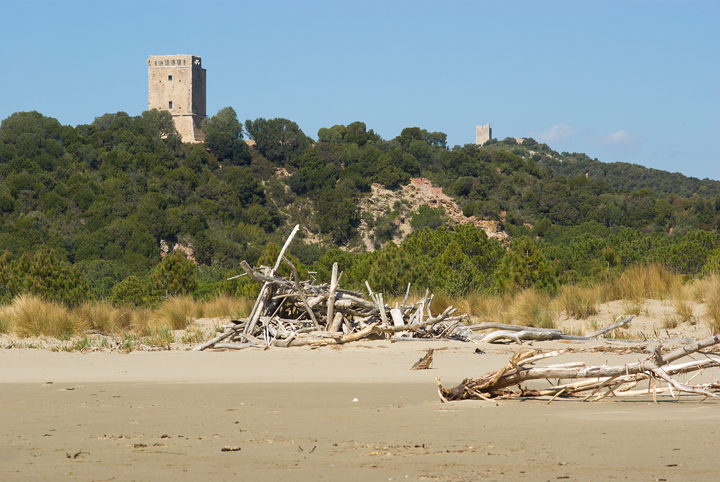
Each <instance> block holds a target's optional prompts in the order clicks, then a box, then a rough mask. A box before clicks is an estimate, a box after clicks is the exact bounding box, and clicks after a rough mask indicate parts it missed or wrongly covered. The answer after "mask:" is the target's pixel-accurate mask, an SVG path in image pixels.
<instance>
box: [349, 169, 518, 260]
mask: <svg viewBox="0 0 720 482" xmlns="http://www.w3.org/2000/svg"><path fill="white" fill-rule="evenodd" d="M398 201H400V202H402V203H403V204H404V206H405V207H406V211H407V213H406V215H401V216H399V217H398V218H397V221H396V222H397V225H398V231H399V232H400V238H399V239H395V242H396V243H400V242H402V241H403V240H404V239H405V238H406V237H407V236H409V235H410V233H411V232H412V228H411V227H410V217H411V215H412V214H411V213H412V212H415V211H417V209H418V208H419V207H420V206H422V205H425V206H428V207H431V208H440V207H441V208H443V209H444V210H445V215H446V216H447V218H448V224H449V225H451V226H452V225H456V224H474V225H475V226H477V227H479V228H481V229H482V230H484V231H485V233H486V234H487V235H488V237H491V238H497V239H499V240H501V241H502V240H505V239H508V237H509V236H508V233H507V232H505V231H503V230H502V229H500V223H498V222H497V221H489V220H485V219H480V218H477V217H475V216H471V217H469V218H468V217H466V216H465V215H464V214H463V213H462V210H461V209H460V207H459V206H458V205H457V204H456V203H455V201H453V199H452V198H451V197H450V196H447V195H446V194H444V193H443V192H442V189H441V188H439V187H433V185H432V182H431V181H430V180H429V179H425V178H413V179H411V181H410V184H408V185H407V186H403V187H402V189H400V190H398V191H389V190H387V189H385V188H384V187H382V186H381V185H380V184H373V186H372V192H371V193H370V195H369V196H367V197H364V198H363V199H361V200H360V210H361V211H368V212H370V213H371V214H372V215H373V217H374V218H376V219H377V218H379V217H381V216H383V215H384V214H385V213H386V212H387V211H388V210H392V209H393V207H394V205H395V203H397V202H398ZM360 231H361V232H362V234H363V239H364V241H365V246H366V248H367V249H368V250H372V249H373V246H372V241H371V240H370V237H369V233H368V229H367V226H366V225H365V222H364V221H363V222H362V223H361V226H360Z"/></svg>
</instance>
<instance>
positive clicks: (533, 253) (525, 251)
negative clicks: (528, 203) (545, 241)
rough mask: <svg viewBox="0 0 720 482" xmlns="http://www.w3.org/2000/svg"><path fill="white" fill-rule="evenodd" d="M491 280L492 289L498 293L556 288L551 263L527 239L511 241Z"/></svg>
mask: <svg viewBox="0 0 720 482" xmlns="http://www.w3.org/2000/svg"><path fill="white" fill-rule="evenodd" d="M493 278H494V280H493V287H494V289H495V290H496V291H500V292H502V291H507V290H514V289H518V288H520V289H528V288H537V289H540V290H545V291H554V290H555V289H557V286H558V280H557V277H556V276H555V273H554V270H553V267H552V265H551V262H550V261H549V260H548V259H547V258H545V256H543V255H542V253H541V252H540V249H538V245H537V243H536V242H535V241H533V240H531V239H529V238H522V239H519V240H513V242H512V243H511V244H510V250H509V251H508V253H507V254H506V255H505V256H504V257H503V259H502V261H501V262H500V265H499V266H498V269H497V271H496V272H495V274H494V276H493Z"/></svg>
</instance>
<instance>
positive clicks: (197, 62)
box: [147, 55, 206, 142]
mask: <svg viewBox="0 0 720 482" xmlns="http://www.w3.org/2000/svg"><path fill="white" fill-rule="evenodd" d="M147 62H148V109H159V110H166V111H168V112H170V114H172V116H173V120H174V121H175V128H176V129H177V130H178V133H179V134H180V135H181V136H182V140H183V142H202V141H203V140H204V138H205V137H204V135H203V132H202V131H201V129H200V128H201V126H202V121H203V119H204V118H205V116H206V96H205V95H206V88H205V75H206V71H205V69H203V68H202V61H201V59H200V57H196V56H194V55H151V56H150V57H149V58H148V61H147Z"/></svg>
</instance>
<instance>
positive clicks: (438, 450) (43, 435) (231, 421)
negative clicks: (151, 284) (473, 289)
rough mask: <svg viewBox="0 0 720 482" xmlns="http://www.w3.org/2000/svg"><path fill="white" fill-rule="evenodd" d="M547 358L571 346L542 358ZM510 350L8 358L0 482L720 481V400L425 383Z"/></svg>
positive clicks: (0, 354) (601, 358)
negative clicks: (441, 393)
mask: <svg viewBox="0 0 720 482" xmlns="http://www.w3.org/2000/svg"><path fill="white" fill-rule="evenodd" d="M428 346H433V347H434V348H436V349H438V348H446V349H444V350H440V351H437V352H436V354H435V364H434V368H433V369H432V370H425V371H410V370H409V367H410V366H411V365H412V363H414V362H415V361H416V360H417V359H418V358H419V357H420V356H421V355H422V354H423V352H424V349H425V348H426V347H428ZM478 346H479V347H480V348H482V349H483V350H486V351H487V354H485V355H478V354H475V353H474V350H475V348H477V347H478ZM555 346H557V347H568V346H569V345H567V344H561V343H557V342H548V343H542V344H540V343H538V344H535V347H542V348H550V347H555ZM588 346H592V345H590V344H583V345H580V344H576V345H572V347H574V348H580V349H582V348H586V347H588ZM516 350H517V347H495V346H489V345H473V344H462V343H454V342H432V343H422V342H405V343H397V344H390V343H388V342H380V341H376V342H367V343H363V342H360V343H357V344H354V345H352V346H345V347H343V348H341V349H333V348H330V347H322V348H318V349H314V350H313V349H310V348H297V349H273V350H268V351H262V350H246V351H242V352H223V353H219V352H218V353H213V352H202V353H196V352H177V351H173V352H152V353H140V352H133V353H131V354H129V355H121V354H107V353H91V354H85V355H83V354H80V353H51V352H47V351H42V350H15V349H13V350H3V351H0V480H10V481H15V480H27V481H31V480H32V481H34V480H41V479H49V480H68V481H76V480H77V481H91V480H92V481H101V480H118V481H120V480H122V481H126V480H136V481H145V480H157V481H163V480H171V481H186V480H187V481H197V480H233V481H237V480H266V481H270V480H288V481H289V480H384V481H385V480H393V481H395V480H533V481H534V480H557V479H561V480H610V479H616V478H619V479H625V478H627V480H648V481H656V480H704V481H706V480H716V479H717V472H718V469H717V453H718V450H719V449H720V434H719V431H720V425H719V424H718V422H719V421H720V404H719V403H718V402H716V401H705V402H702V403H700V399H699V398H698V397H690V396H684V397H682V398H681V399H680V401H679V402H677V401H672V399H670V397H662V398H661V399H660V403H659V404H657V405H656V404H652V403H651V402H650V399H649V398H643V399H637V398H634V399H632V400H625V401H608V402H600V403H593V404H590V403H581V402H579V401H577V400H556V401H555V402H553V403H552V404H550V405H547V404H546V403H545V401H546V400H529V401H517V400H515V401H497V402H496V401H492V402H460V403H452V404H441V403H440V402H439V399H438V396H437V391H436V384H435V380H434V378H435V376H438V375H439V376H441V377H442V380H443V382H444V383H445V384H446V385H453V384H456V383H458V382H459V381H461V380H462V378H464V377H468V376H472V377H475V376H479V375H481V374H483V373H485V372H487V371H490V370H493V369H496V368H499V367H500V366H502V365H504V363H505V362H506V360H507V354H509V353H514V352H515V351H516ZM642 357H644V355H642V354H628V355H614V354H607V353H605V354H598V353H587V352H583V353H574V354H569V355H565V356H564V357H563V358H561V359H557V360H558V362H563V361H576V360H582V361H585V362H586V363H588V364H602V363H607V364H612V365H616V364H621V363H624V362H628V361H635V360H637V359H639V358H642ZM718 375H720V373H718V372H717V371H716V372H714V373H708V374H706V377H708V378H718ZM50 382H52V383H50ZM354 399H357V401H354ZM224 446H233V447H240V450H239V451H234V452H222V451H221V449H222V448H223V447H224ZM68 456H69V457H68Z"/></svg>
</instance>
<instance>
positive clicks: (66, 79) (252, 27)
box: [0, 0, 720, 180]
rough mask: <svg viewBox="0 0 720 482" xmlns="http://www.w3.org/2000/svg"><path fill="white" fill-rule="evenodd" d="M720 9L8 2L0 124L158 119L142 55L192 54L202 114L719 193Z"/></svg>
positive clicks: (209, 0)
mask: <svg viewBox="0 0 720 482" xmlns="http://www.w3.org/2000/svg"><path fill="white" fill-rule="evenodd" d="M719 24H720V2H718V1H714V0H706V1H693V0H685V1H662V0H657V1H649V0H648V1H633V0H625V1H492V2H490V1H487V2H486V1H477V0H476V1H433V2H429V1H422V0H412V1H411V0H403V1H400V0H395V1H393V0H389V1H387V0H386V1H370V0H369V1H345V0H336V1H299V0H297V1H262V2H261V1H256V2H243V1H213V0H206V1H204V2H199V1H182V0H180V1H172V2H165V1H153V0H146V1H143V2H137V1H121V0H118V1H112V2H110V1H104V0H95V1H90V0H85V1H49V0H46V1H38V0H26V1H7V0H0V45H2V53H3V68H2V75H0V92H2V95H0V119H5V118H7V117H8V116H10V115H11V114H12V113H14V112H18V111H31V110H37V111H39V112H41V113H42V114H44V115H46V116H50V117H55V118H57V119H58V120H59V121H60V122H61V123H63V124H69V125H73V126H74V125H78V124H87V123H90V122H92V121H93V119H94V118H95V117H97V116H100V115H102V114H104V113H107V112H117V111H124V112H127V113H128V114H130V115H139V114H140V113H141V112H142V111H143V110H146V109H147V64H146V60H147V58H148V56H149V55H165V54H192V55H198V56H200V57H202V61H203V66H204V67H205V68H206V69H207V86H208V87H207V88H208V92H207V108H208V113H209V114H211V115H212V114H215V113H216V112H217V111H218V110H219V109H221V108H223V107H226V106H231V107H233V108H234V109H235V110H236V111H237V113H238V117H239V119H240V120H241V121H244V120H245V119H256V118H258V117H265V118H273V117H285V118H288V119H291V120H293V121H295V122H297V123H298V125H299V126H300V127H301V128H302V129H303V131H305V133H306V134H308V135H309V136H311V137H313V138H316V137H317V131H318V129H319V128H321V127H331V126H332V125H335V124H349V123H350V122H353V121H357V120H359V121H363V122H365V123H366V124H367V126H368V128H371V129H374V130H375V132H377V133H378V134H380V135H381V136H382V137H383V138H385V139H390V138H393V137H395V136H396V135H398V134H400V131H401V130H402V129H403V128H405V127H412V126H418V127H421V128H424V129H427V130H430V131H442V132H445V133H446V134H447V135H448V143H449V144H450V145H451V146H452V145H456V144H458V145H462V144H467V143H472V142H474V140H475V126H476V125H481V124H482V125H484V124H486V123H490V124H491V126H492V128H493V136H494V137H496V138H498V139H501V140H502V139H504V138H505V137H521V136H522V137H526V136H532V137H534V138H535V139H537V140H539V141H543V142H546V143H547V144H548V145H550V147H552V148H553V149H555V150H557V151H568V152H584V153H586V154H588V155H589V156H590V157H592V158H597V159H599V160H601V161H604V162H613V161H624V162H631V163H636V164H641V165H644V166H648V167H654V168H657V169H664V170H668V171H672V172H682V173H683V174H686V175H690V176H695V177H699V178H705V177H708V178H711V179H716V180H720V142H719V141H720V135H719V133H720V94H718V88H719V87H720V61H719V58H720V56H719V55H718V51H719V50H720V49H719V47H720V28H718V25H719Z"/></svg>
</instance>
